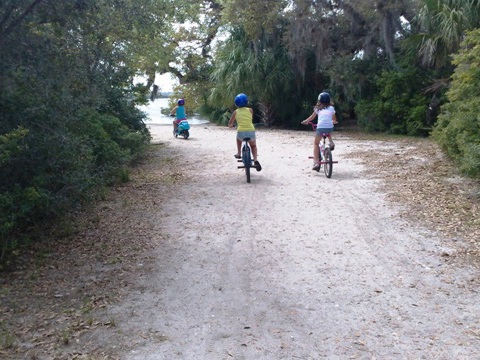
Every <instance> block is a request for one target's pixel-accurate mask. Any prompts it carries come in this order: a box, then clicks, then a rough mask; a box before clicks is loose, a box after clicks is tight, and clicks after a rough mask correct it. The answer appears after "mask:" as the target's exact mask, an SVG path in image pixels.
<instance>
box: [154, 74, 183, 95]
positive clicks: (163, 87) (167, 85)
mask: <svg viewBox="0 0 480 360" xmlns="http://www.w3.org/2000/svg"><path fill="white" fill-rule="evenodd" d="M155 84H156V85H158V86H159V87H160V91H161V92H170V91H173V86H175V85H177V84H178V80H177V79H176V78H175V77H174V76H173V75H172V74H170V73H167V74H162V75H157V76H156V77H155Z"/></svg>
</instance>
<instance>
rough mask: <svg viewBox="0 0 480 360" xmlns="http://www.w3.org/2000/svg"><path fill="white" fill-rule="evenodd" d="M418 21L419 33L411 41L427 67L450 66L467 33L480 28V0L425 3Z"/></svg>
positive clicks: (430, 1)
mask: <svg viewBox="0 0 480 360" xmlns="http://www.w3.org/2000/svg"><path fill="white" fill-rule="evenodd" d="M422 2H423V6H421V7H420V10H419V12H418V15H417V16H416V18H415V22H416V23H417V24H418V25H419V27H420V32H419V33H418V34H416V35H412V36H411V37H410V38H409V39H408V46H409V47H410V48H411V49H414V50H415V51H418V54H419V56H420V59H421V62H422V64H423V65H424V66H428V67H436V68H441V67H443V66H445V65H448V64H449V63H450V58H449V56H450V54H452V53H454V52H456V51H457V50H458V48H459V45H460V42H461V41H462V39H463V37H464V35H465V31H467V30H472V29H475V28H478V27H479V26H480V1H479V0H422Z"/></svg>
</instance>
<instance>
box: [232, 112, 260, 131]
mask: <svg viewBox="0 0 480 360" xmlns="http://www.w3.org/2000/svg"><path fill="white" fill-rule="evenodd" d="M235 120H236V121H237V131H255V126H253V121H252V113H251V112H250V108H248V107H241V108H238V109H237V114H236V115H235Z"/></svg>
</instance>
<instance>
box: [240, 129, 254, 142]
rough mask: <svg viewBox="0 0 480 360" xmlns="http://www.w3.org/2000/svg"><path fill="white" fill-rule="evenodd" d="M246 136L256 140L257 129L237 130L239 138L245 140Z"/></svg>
mask: <svg viewBox="0 0 480 360" xmlns="http://www.w3.org/2000/svg"><path fill="white" fill-rule="evenodd" d="M245 138H250V140H255V131H239V132H237V139H238V140H240V141H243V139H245Z"/></svg>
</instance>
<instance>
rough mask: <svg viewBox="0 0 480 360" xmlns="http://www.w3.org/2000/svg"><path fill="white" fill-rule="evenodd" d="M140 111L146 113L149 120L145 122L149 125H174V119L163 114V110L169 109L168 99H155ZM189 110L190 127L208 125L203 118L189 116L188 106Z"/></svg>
mask: <svg viewBox="0 0 480 360" xmlns="http://www.w3.org/2000/svg"><path fill="white" fill-rule="evenodd" d="M138 108H139V109H140V110H142V111H143V112H145V113H146V114H147V116H148V118H147V119H146V120H145V124H147V125H172V121H173V117H171V116H168V115H164V114H162V108H168V109H169V105H168V99H167V98H160V99H155V101H153V102H151V101H150V102H149V103H148V105H145V106H139V107H138ZM186 109H187V120H188V122H189V123H190V125H194V124H207V123H208V122H209V121H208V120H207V119H205V118H204V117H202V116H189V115H188V106H187V107H186Z"/></svg>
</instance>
